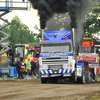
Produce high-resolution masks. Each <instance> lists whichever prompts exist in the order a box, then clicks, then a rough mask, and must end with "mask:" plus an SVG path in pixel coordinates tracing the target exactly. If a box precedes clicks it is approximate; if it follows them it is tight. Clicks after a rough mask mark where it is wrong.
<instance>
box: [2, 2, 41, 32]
mask: <svg viewBox="0 0 100 100" xmlns="http://www.w3.org/2000/svg"><path fill="white" fill-rule="evenodd" d="M0 1H1V0H0ZM16 1H17V0H16ZM20 1H22V0H20ZM0 13H2V12H0ZM15 15H17V16H18V17H19V18H20V19H21V20H22V22H23V23H24V24H26V25H27V26H28V27H29V29H30V30H32V31H33V32H38V31H36V30H35V29H34V26H35V24H36V25H37V26H38V27H39V28H40V25H39V24H40V23H39V16H37V11H36V10H34V9H32V8H31V9H30V10H27V11H26V10H13V11H12V12H10V13H8V14H6V15H4V16H3V17H2V18H4V19H8V21H9V22H11V19H12V18H13V17H14V16H15ZM0 24H3V21H1V20H0Z"/></svg>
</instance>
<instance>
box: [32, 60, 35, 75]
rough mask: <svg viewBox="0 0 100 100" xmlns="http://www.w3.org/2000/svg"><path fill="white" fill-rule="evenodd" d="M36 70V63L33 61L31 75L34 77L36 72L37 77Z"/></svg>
mask: <svg viewBox="0 0 100 100" xmlns="http://www.w3.org/2000/svg"><path fill="white" fill-rule="evenodd" d="M35 69H36V63H35V62H34V60H33V59H32V61H31V75H32V72H33V71H34V76H36V73H35Z"/></svg>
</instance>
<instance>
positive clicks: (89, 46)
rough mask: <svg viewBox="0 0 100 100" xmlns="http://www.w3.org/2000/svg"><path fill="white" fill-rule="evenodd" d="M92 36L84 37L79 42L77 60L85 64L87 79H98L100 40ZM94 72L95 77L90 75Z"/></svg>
mask: <svg viewBox="0 0 100 100" xmlns="http://www.w3.org/2000/svg"><path fill="white" fill-rule="evenodd" d="M97 41H98V40H96V39H94V38H93V39H92V38H90V37H83V39H82V40H81V41H80V43H79V52H78V56H77V62H83V63H84V65H85V78H86V81H87V80H89V81H92V80H93V81H98V78H99V74H100V73H99V72H98V70H100V68H99V67H100V66H99V65H100V64H99V63H100V62H99V50H100V48H99V46H100V45H97V44H98V43H99V44H100V42H97ZM91 74H93V78H91V77H90V75H91Z"/></svg>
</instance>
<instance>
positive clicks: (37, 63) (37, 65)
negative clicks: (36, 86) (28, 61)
mask: <svg viewBox="0 0 100 100" xmlns="http://www.w3.org/2000/svg"><path fill="white" fill-rule="evenodd" d="M36 69H37V73H38V78H40V71H39V58H37V62H36Z"/></svg>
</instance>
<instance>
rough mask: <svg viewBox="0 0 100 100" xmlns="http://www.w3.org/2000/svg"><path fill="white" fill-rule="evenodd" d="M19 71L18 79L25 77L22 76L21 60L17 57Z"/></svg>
mask: <svg viewBox="0 0 100 100" xmlns="http://www.w3.org/2000/svg"><path fill="white" fill-rule="evenodd" d="M16 67H17V72H18V79H21V78H22V79H23V76H22V72H21V62H20V60H19V59H17V65H16Z"/></svg>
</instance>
